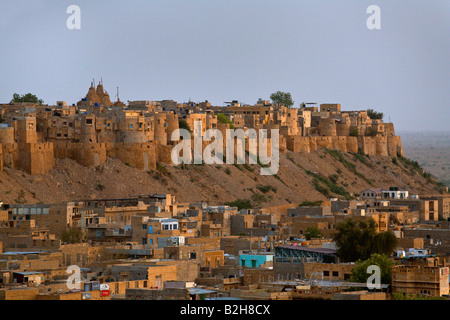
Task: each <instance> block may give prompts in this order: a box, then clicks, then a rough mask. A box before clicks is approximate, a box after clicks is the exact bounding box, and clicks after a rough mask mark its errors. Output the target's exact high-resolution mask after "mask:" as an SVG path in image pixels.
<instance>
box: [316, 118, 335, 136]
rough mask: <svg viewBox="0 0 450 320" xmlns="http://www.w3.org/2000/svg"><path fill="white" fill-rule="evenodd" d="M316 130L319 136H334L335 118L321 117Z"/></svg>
mask: <svg viewBox="0 0 450 320" xmlns="http://www.w3.org/2000/svg"><path fill="white" fill-rule="evenodd" d="M318 130H319V135H320V136H327V137H334V136H336V120H335V119H334V118H321V119H320V122H319V125H318Z"/></svg>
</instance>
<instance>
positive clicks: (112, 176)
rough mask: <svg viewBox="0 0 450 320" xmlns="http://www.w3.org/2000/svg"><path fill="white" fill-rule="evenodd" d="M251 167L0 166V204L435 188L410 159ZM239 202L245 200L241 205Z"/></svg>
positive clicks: (294, 159) (306, 156) (317, 160)
mask: <svg viewBox="0 0 450 320" xmlns="http://www.w3.org/2000/svg"><path fill="white" fill-rule="evenodd" d="M259 169H260V167H259V166H258V165H185V166H176V167H175V166H169V165H158V169H157V170H155V171H151V172H144V171H141V170H137V169H134V168H131V167H129V166H127V165H125V164H123V163H122V162H120V161H119V160H117V159H108V161H107V162H106V163H105V164H104V165H103V166H101V167H97V168H87V167H83V166H81V165H79V164H78V163H76V162H75V161H72V160H69V159H65V160H57V161H56V166H55V168H53V169H52V170H51V171H50V172H48V173H47V174H44V175H39V176H31V175H28V174H26V173H24V172H23V171H20V170H13V169H10V168H5V170H4V171H3V172H0V201H3V202H4V203H40V202H42V203H60V202H63V201H70V200H81V199H91V198H116V197H129V196H133V195H137V194H148V193H172V194H175V195H176V196H177V199H178V200H179V201H181V202H194V201H208V202H209V203H210V204H223V203H226V202H231V201H235V200H237V199H243V200H248V201H250V202H251V203H252V205H254V206H259V207H267V206H271V205H280V204H286V203H296V202H302V201H306V200H308V201H315V200H324V199H327V198H329V197H340V198H351V197H353V196H354V195H355V194H358V193H359V192H360V191H362V190H364V189H366V188H370V187H377V188H388V187H389V186H399V187H405V188H407V189H408V190H410V192H413V193H422V194H423V193H425V194H431V193H437V190H439V184H438V183H436V182H434V181H433V180H432V179H431V178H430V177H429V176H428V175H427V174H423V172H422V171H421V169H420V168H418V167H417V166H415V164H414V162H411V161H408V160H407V159H403V158H399V159H392V158H387V157H382V156H370V157H368V156H364V155H360V154H353V153H341V152H338V151H332V150H328V149H321V150H318V151H316V152H313V153H292V152H289V151H288V153H287V154H281V159H280V170H279V172H278V174H277V175H276V176H261V175H260V172H259ZM248 201H247V203H248Z"/></svg>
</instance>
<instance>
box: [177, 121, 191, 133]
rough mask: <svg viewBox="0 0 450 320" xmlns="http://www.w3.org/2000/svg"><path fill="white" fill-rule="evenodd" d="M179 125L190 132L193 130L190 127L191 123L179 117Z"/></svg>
mask: <svg viewBox="0 0 450 320" xmlns="http://www.w3.org/2000/svg"><path fill="white" fill-rule="evenodd" d="M178 127H179V128H180V129H186V130H188V131H189V132H190V131H191V128H190V127H189V124H188V123H187V121H186V120H184V119H178Z"/></svg>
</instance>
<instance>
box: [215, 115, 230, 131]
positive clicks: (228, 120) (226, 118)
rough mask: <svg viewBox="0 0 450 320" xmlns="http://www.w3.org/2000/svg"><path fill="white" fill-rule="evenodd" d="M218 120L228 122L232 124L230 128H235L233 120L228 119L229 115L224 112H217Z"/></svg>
mask: <svg viewBox="0 0 450 320" xmlns="http://www.w3.org/2000/svg"><path fill="white" fill-rule="evenodd" d="M217 121H219V122H220V123H228V124H229V125H230V129H234V125H233V122H232V121H231V120H230V119H228V117H227V116H226V115H224V114H223V113H218V114H217Z"/></svg>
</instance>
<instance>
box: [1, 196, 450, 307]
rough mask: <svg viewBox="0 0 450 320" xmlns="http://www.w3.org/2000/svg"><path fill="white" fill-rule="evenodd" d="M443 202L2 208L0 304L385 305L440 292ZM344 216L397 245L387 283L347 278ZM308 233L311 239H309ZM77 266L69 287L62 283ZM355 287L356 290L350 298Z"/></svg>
mask: <svg viewBox="0 0 450 320" xmlns="http://www.w3.org/2000/svg"><path fill="white" fill-rule="evenodd" d="M449 204H450V197H449V196H446V195H428V196H425V195H420V196H419V195H410V194H409V193H408V191H407V190H400V189H399V188H396V187H393V188H389V190H381V189H369V190H363V191H361V193H360V197H359V198H358V199H356V200H340V199H329V201H323V202H321V203H320V202H317V203H310V202H309V203H306V202H305V203H296V204H293V203H291V204H286V205H281V206H276V207H268V208H263V209H241V210H239V208H237V207H230V206H227V205H223V206H211V205H209V204H208V203H204V202H200V203H180V202H178V201H176V197H175V195H172V194H148V195H137V196H135V197H131V198H124V199H94V200H92V199H90V200H79V201H72V202H66V203H61V204H6V203H4V204H2V207H1V210H0V244H1V245H0V250H1V254H0V299H4V300H15V299H28V300H83V299H84V300H88V299H90V300H99V299H100V300H106V299H134V300H136V299H149V300H159V299H164V300H170V299H176V300H196V299H261V300H269V299H270V300H274V299H280V300H296V299H336V300H340V299H356V300H384V299H390V297H391V294H392V293H399V292H401V293H404V294H407V295H408V294H412V295H423V296H433V297H448V295H449V272H448V270H449V264H448V262H447V261H449V260H448V255H449V254H450V219H449V217H450V207H449ZM346 219H353V220H356V221H367V220H368V219H373V220H375V222H376V223H377V232H385V231H390V232H393V233H394V234H395V236H396V237H397V239H398V245H397V248H395V250H394V251H393V252H392V255H391V259H392V260H394V261H396V265H395V266H394V267H393V269H392V281H391V283H389V284H383V286H382V288H381V289H380V290H369V288H367V287H366V284H364V283H355V282H353V281H351V275H352V270H353V268H355V266H356V264H355V262H345V263H344V262H341V261H340V259H339V257H338V255H337V248H336V243H335V242H334V240H333V236H334V234H335V232H336V226H337V225H338V224H339V223H340V222H343V221H345V220H346ZM311 228H314V229H316V230H319V231H320V235H315V236H314V237H308V231H310V230H311ZM74 266H75V267H76V268H78V270H79V272H80V278H79V282H78V287H74V286H73V285H70V283H71V280H70V279H71V272H68V268H73V267H74ZM355 288H357V289H355Z"/></svg>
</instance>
